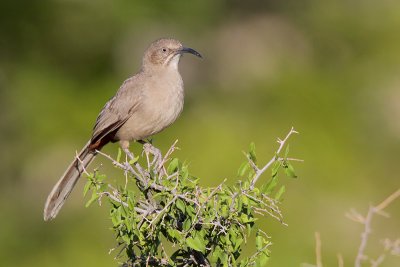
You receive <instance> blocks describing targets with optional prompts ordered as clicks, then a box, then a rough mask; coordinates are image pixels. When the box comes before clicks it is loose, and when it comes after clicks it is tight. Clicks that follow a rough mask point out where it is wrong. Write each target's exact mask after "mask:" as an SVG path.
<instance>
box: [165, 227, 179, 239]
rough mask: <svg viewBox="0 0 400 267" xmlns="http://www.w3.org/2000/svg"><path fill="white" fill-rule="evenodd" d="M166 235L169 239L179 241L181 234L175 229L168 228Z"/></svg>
mask: <svg viewBox="0 0 400 267" xmlns="http://www.w3.org/2000/svg"><path fill="white" fill-rule="evenodd" d="M167 233H168V235H169V236H170V237H171V238H174V239H177V240H178V241H179V240H180V239H181V233H180V232H179V231H178V230H176V229H171V228H169V229H168V230H167Z"/></svg>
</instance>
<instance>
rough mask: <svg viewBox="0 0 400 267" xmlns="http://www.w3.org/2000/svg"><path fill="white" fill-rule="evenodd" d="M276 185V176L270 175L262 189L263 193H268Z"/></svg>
mask: <svg viewBox="0 0 400 267" xmlns="http://www.w3.org/2000/svg"><path fill="white" fill-rule="evenodd" d="M277 185H278V176H275V177H272V178H271V180H270V181H269V182H268V183H267V184H266V186H265V187H264V188H263V190H262V191H263V193H265V194H270V193H271V192H272V191H273V190H274V189H275V187H276V186H277Z"/></svg>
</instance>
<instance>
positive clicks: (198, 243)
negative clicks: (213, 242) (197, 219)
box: [186, 235, 206, 253]
mask: <svg viewBox="0 0 400 267" xmlns="http://www.w3.org/2000/svg"><path fill="white" fill-rule="evenodd" d="M186 245H188V246H189V247H190V248H192V249H194V250H197V251H200V252H203V253H204V252H205V250H206V244H205V241H204V239H203V238H201V237H200V236H198V235H197V236H196V237H195V238H192V237H189V238H186Z"/></svg>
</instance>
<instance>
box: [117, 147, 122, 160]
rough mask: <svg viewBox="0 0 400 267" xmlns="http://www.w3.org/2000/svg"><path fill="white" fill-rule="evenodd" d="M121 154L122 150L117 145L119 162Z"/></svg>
mask: <svg viewBox="0 0 400 267" xmlns="http://www.w3.org/2000/svg"><path fill="white" fill-rule="evenodd" d="M121 155H122V150H121V148H120V147H118V154H117V161H118V162H120V160H121Z"/></svg>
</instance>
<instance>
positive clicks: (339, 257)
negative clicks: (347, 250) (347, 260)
mask: <svg viewBox="0 0 400 267" xmlns="http://www.w3.org/2000/svg"><path fill="white" fill-rule="evenodd" d="M337 259H338V267H343V266H344V262H343V256H342V254H340V253H338V254H337Z"/></svg>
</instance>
